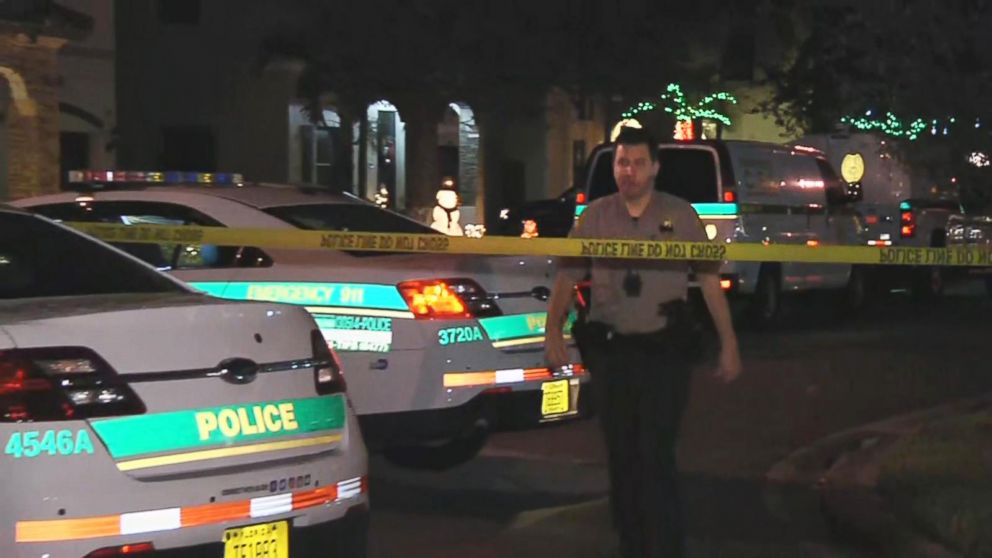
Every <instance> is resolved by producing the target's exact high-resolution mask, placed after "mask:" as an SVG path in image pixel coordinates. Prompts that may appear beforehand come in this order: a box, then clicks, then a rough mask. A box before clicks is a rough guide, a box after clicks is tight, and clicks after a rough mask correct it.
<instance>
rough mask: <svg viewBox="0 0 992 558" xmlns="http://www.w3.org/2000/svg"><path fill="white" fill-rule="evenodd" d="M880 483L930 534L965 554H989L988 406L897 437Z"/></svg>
mask: <svg viewBox="0 0 992 558" xmlns="http://www.w3.org/2000/svg"><path fill="white" fill-rule="evenodd" d="M879 488H880V490H881V491H882V493H883V494H884V495H885V496H886V497H888V498H889V500H890V501H891V502H892V503H893V506H894V509H895V510H896V512H897V513H899V514H900V515H903V516H904V517H906V518H908V519H909V520H910V521H912V522H913V524H914V525H915V526H916V527H918V528H919V529H921V530H923V531H924V532H926V533H927V534H929V535H930V536H932V537H934V538H935V539H937V540H939V541H941V542H943V543H944V544H946V545H947V546H949V547H951V548H953V549H955V550H958V551H960V552H961V553H963V554H965V555H966V556H992V529H990V526H992V411H988V410H986V411H982V412H978V413H973V414H968V415H963V416H959V417H955V418H952V419H947V420H944V421H940V422H937V423H934V424H932V425H929V426H928V427H927V428H925V429H923V430H921V431H920V432H917V433H916V434H913V435H911V436H908V437H906V438H904V439H902V440H900V441H898V442H896V444H895V445H894V446H893V448H892V452H891V453H890V454H889V455H888V456H887V459H886V460H885V461H884V462H883V463H882V468H881V475H880V478H879Z"/></svg>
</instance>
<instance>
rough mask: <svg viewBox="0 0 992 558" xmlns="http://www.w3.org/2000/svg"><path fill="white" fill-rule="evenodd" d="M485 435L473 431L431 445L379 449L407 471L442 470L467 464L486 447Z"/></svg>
mask: <svg viewBox="0 0 992 558" xmlns="http://www.w3.org/2000/svg"><path fill="white" fill-rule="evenodd" d="M488 437H489V433H488V431H487V430H486V429H484V428H476V429H475V430H473V431H472V432H471V433H469V434H466V435H464V436H459V437H457V438H451V439H448V440H443V441H440V442H437V443H433V444H420V445H411V446H395V447H389V448H386V449H384V450H383V456H384V457H385V458H386V459H387V460H388V461H389V462H390V463H393V464H394V465H399V466H400V467H406V468H408V469H422V470H431V471H443V470H445V469H451V468H452V467H457V466H458V465H461V464H463V463H466V462H468V461H471V460H472V459H473V458H474V457H475V456H476V455H478V454H479V452H480V451H482V448H483V447H484V446H485V445H486V440H487V439H488Z"/></svg>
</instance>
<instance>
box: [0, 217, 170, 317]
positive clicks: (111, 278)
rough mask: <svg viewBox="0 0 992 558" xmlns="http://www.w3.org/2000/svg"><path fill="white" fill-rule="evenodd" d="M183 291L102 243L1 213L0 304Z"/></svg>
mask: <svg viewBox="0 0 992 558" xmlns="http://www.w3.org/2000/svg"><path fill="white" fill-rule="evenodd" d="M173 292H185V291H184V290H183V289H182V288H181V287H180V286H179V285H177V284H176V283H174V282H172V281H170V280H169V279H167V278H166V277H164V276H162V275H160V274H159V273H156V272H155V271H154V270H152V269H149V268H147V267H145V266H143V265H141V264H139V263H137V262H135V261H134V260H131V259H128V258H126V257H124V256H122V255H120V254H119V253H117V252H114V251H113V250H110V249H108V248H107V247H106V246H102V245H101V244H100V243H98V242H95V241H93V240H90V239H88V238H86V237H84V236H81V235H78V234H75V233H73V232H72V231H68V230H65V229H63V228H61V227H59V226H56V225H54V224H52V223H49V222H46V221H44V220H42V219H39V218H37V217H33V216H31V215H24V214H18V213H10V212H0V299H7V300H9V299H19V298H38V297H56V296H81V295H100V294H125V293H173Z"/></svg>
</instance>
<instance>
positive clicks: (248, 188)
mask: <svg viewBox="0 0 992 558" xmlns="http://www.w3.org/2000/svg"><path fill="white" fill-rule="evenodd" d="M77 178H85V179H87V183H89V184H97V185H99V186H102V188H98V189H92V190H89V191H86V192H85V194H83V193H82V192H83V190H78V191H77V192H76V193H63V194H57V195H51V196H44V197H38V198H32V199H27V200H20V201H18V202H15V203H16V204H17V205H20V206H23V207H29V208H30V209H31V210H33V211H37V212H39V213H42V214H44V215H46V216H48V217H51V218H54V219H58V220H64V221H100V222H109V223H118V224H119V223H124V224H133V223H144V224H154V223H158V224H169V225H203V226H224V227H231V228H252V229H292V228H302V229H314V230H348V231H370V232H371V231H374V232H383V233H420V234H437V233H436V232H435V231H433V230H431V229H430V228H429V227H426V226H424V225H421V224H420V223H417V222H415V221H412V220H410V219H408V218H406V217H404V216H401V215H399V214H396V213H392V212H389V211H386V210H383V209H381V208H379V207H377V206H375V205H373V204H371V203H368V202H364V201H362V200H360V199H358V198H356V197H353V196H350V195H338V194H330V193H327V192H326V191H324V190H315V189H307V188H305V187H296V186H285V185H270V184H245V183H243V182H242V181H241V179H240V177H239V176H237V175H233V176H232V175H217V174H213V175H204V174H195V173H186V174H183V173H175V175H173V173H129V172H116V173H102V172H87V173H84V174H83V176H78V175H77ZM172 182H179V184H171V183H172ZM129 249H131V250H133V253H135V254H136V255H139V256H140V257H142V258H143V259H145V261H148V262H150V263H152V264H153V265H156V266H158V267H159V268H161V269H169V270H171V271H172V273H174V274H175V276H176V277H179V278H181V279H183V280H184V281H187V282H189V283H190V284H191V285H193V286H194V287H196V288H197V289H200V290H203V291H205V292H208V293H210V294H213V295H215V296H219V297H224V298H232V299H245V300H268V301H275V302H286V303H291V304H298V305H301V306H305V307H306V308H307V309H308V310H309V311H310V312H311V313H312V314H313V315H314V317H315V318H316V320H317V323H318V324H319V325H320V329H321V331H322V332H323V334H324V337H325V338H326V339H327V341H328V343H329V344H330V345H331V346H332V347H333V348H335V349H336V350H337V351H338V352H339V353H340V355H341V358H342V361H343V364H344V368H345V370H346V371H347V374H348V387H349V394H350V396H351V397H352V399H353V401H354V404H355V408H356V411H357V413H358V415H359V418H360V421H361V425H362V430H363V433H364V434H365V439H366V441H367V442H368V443H369V444H370V446H374V447H376V448H381V449H384V450H385V452H386V455H387V457H389V458H390V459H392V460H393V461H395V462H398V463H400V464H404V465H409V466H422V467H431V468H440V467H445V466H450V465H454V464H457V463H460V462H462V461H464V460H467V459H469V458H471V457H472V456H474V455H475V454H476V453H477V452H478V451H479V449H481V447H482V445H483V443H484V440H485V436H486V433H487V432H489V431H490V430H492V429H493V428H498V427H502V426H507V425H513V426H514V427H519V426H526V425H531V424H533V425H536V424H539V423H542V422H547V421H557V420H563V419H568V418H572V417H576V416H580V415H581V414H583V412H584V410H585V405H584V401H585V398H584V397H580V393H581V389H580V388H581V384H582V382H584V381H586V376H585V374H584V371H583V369H582V367H581V365H578V355H577V352H576V353H575V354H574V356H575V362H576V365H575V366H572V367H567V368H565V369H562V370H555V371H551V370H549V369H548V368H546V366H545V363H544V356H543V347H544V345H543V342H544V326H545V319H546V315H545V310H546V298H547V293H548V287H549V286H550V284H551V281H552V269H551V266H552V262H551V261H550V260H549V259H548V258H509V257H480V256H455V255H440V254H439V255H430V254H386V253H381V252H359V251H331V250H323V251H304V250H276V249H269V248H264V249H263V248H260V247H254V246H242V247H216V246H204V247H202V248H200V247H195V246H180V245H175V244H169V245H154V244H147V245H134V246H132V247H130V248H129ZM138 250H140V251H141V253H140V254H138V252H137V251H138Z"/></svg>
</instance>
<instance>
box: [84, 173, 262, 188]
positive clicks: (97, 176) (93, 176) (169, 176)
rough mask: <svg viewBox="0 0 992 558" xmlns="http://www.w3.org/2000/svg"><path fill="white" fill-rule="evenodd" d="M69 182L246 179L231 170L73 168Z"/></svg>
mask: <svg viewBox="0 0 992 558" xmlns="http://www.w3.org/2000/svg"><path fill="white" fill-rule="evenodd" d="M69 182H70V183H74V184H78V183H84V182H86V183H99V184H209V185H221V186H240V185H242V184H244V182H245V179H244V176H242V175H241V174H239V173H231V172H182V171H164V172H163V171H119V170H73V171H69Z"/></svg>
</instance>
